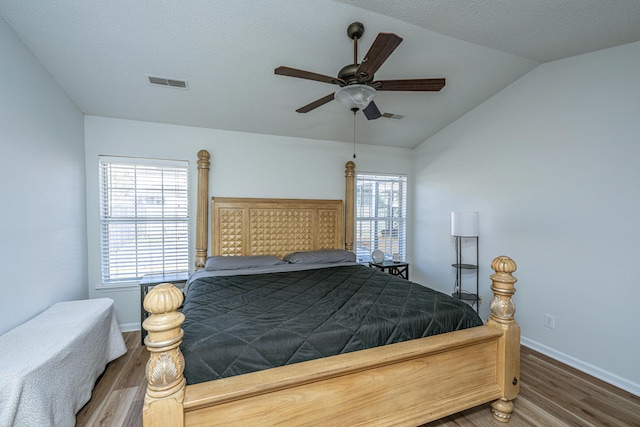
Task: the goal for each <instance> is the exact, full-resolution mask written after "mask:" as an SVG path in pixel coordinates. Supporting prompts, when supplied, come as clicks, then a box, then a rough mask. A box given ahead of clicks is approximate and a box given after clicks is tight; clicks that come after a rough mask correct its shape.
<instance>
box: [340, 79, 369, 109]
mask: <svg viewBox="0 0 640 427" xmlns="http://www.w3.org/2000/svg"><path fill="white" fill-rule="evenodd" d="M375 96H376V90H375V89H374V88H372V87H371V86H367V85H359V84H355V85H348V86H345V87H343V88H342V89H340V90H339V91H337V92H336V93H335V95H333V98H334V99H335V100H336V101H338V102H339V103H340V105H342V106H344V107H345V108H347V109H349V110H353V109H354V108H357V109H358V110H363V109H365V108H367V106H368V105H369V103H371V101H373V98H375Z"/></svg>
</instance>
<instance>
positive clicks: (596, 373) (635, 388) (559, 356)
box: [520, 337, 640, 396]
mask: <svg viewBox="0 0 640 427" xmlns="http://www.w3.org/2000/svg"><path fill="white" fill-rule="evenodd" d="M520 343H521V344H522V345H524V346H525V347H529V348H530V349H532V350H535V351H537V352H538V353H542V354H544V355H546V356H549V357H551V358H552V359H555V360H557V361H559V362H562V363H564V364H565V365H569V366H571V367H573V368H576V369H578V370H580V371H582V372H584V373H586V374H589V375H591V376H592V377H596V378H598V379H600V380H602V381H604V382H606V383H609V384H611V385H614V386H616V387H618V388H621V389H622V390H625V391H628V392H629V393H632V394H635V395H636V396H640V384H637V383H634V382H633V381H629V380H628V379H626V378H622V377H620V376H618V375H616V374H613V373H611V372H608V371H605V370H604V369H600V368H598V367H597V366H593V365H591V364H589V363H586V362H583V361H582V360H579V359H576V358H575V357H572V356H569V355H566V354H564V353H561V352H559V351H557V350H554V349H553V348H551V347H547V346H546V345H544V344H540V343H539V342H537V341H534V340H530V339H528V338H525V337H521V338H520Z"/></svg>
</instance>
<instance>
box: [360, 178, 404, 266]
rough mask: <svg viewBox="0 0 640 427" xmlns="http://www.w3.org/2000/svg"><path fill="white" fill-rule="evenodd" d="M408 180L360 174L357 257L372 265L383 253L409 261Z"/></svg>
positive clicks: (386, 256) (388, 257)
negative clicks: (373, 255) (374, 257)
mask: <svg viewBox="0 0 640 427" xmlns="http://www.w3.org/2000/svg"><path fill="white" fill-rule="evenodd" d="M406 235H407V177H406V176H404V175H376V174H366V173H358V174H357V176H356V242H355V244H356V254H357V257H358V262H362V263H365V262H369V261H370V260H371V251H373V250H375V249H379V250H381V251H382V252H384V253H385V258H387V259H391V257H392V254H394V253H398V254H400V259H401V260H402V261H405V260H406Z"/></svg>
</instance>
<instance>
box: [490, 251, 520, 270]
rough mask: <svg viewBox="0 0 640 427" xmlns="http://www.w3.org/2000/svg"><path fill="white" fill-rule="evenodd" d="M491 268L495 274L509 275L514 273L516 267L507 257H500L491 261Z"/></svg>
mask: <svg viewBox="0 0 640 427" xmlns="http://www.w3.org/2000/svg"><path fill="white" fill-rule="evenodd" d="M491 268H492V269H493V270H494V271H495V272H496V273H507V274H511V273H513V272H514V271H516V269H517V268H518V266H517V265H516V263H515V262H514V261H513V260H512V259H511V258H509V257H508V256H504V255H502V256H499V257H496V258H495V259H494V260H493V262H492V263H491Z"/></svg>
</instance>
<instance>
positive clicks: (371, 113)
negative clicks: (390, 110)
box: [362, 101, 382, 120]
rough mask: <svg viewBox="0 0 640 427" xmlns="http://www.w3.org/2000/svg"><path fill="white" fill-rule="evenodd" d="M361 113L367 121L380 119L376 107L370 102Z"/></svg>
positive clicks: (380, 115)
mask: <svg viewBox="0 0 640 427" xmlns="http://www.w3.org/2000/svg"><path fill="white" fill-rule="evenodd" d="M362 113H363V114H364V116H365V117H366V118H367V120H375V119H378V118H380V117H382V114H380V110H378V106H377V105H376V103H375V102H373V101H371V102H370V103H369V105H367V107H366V108H365V109H364V110H362Z"/></svg>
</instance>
